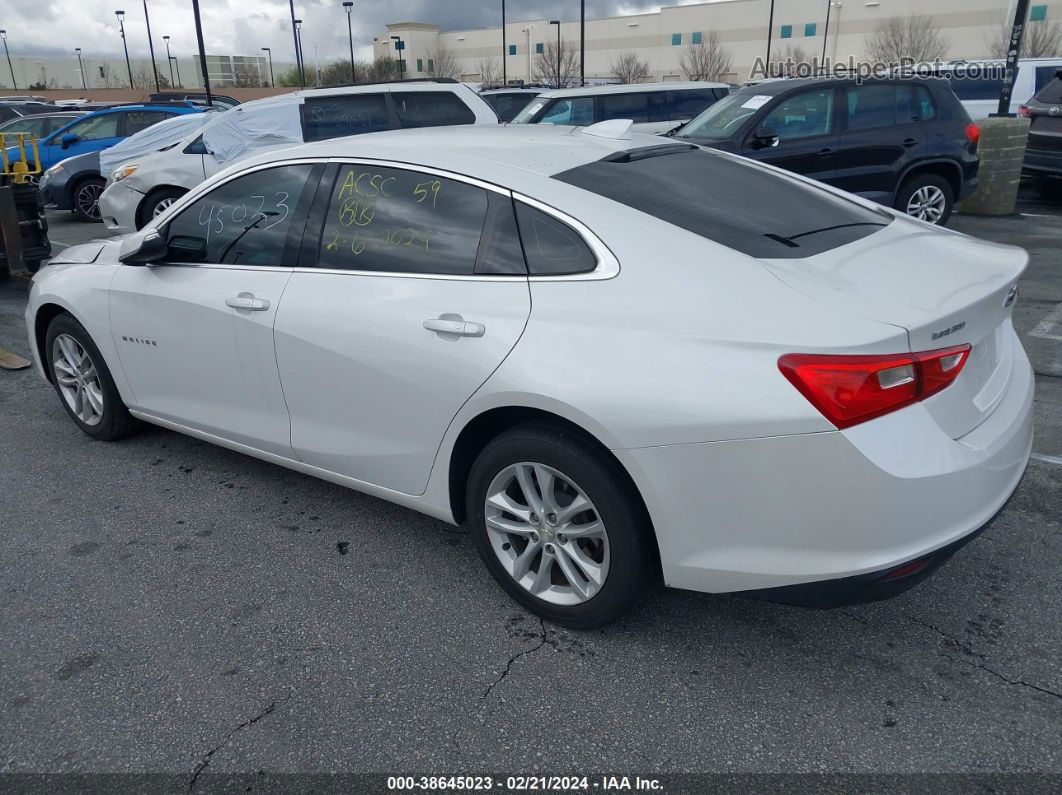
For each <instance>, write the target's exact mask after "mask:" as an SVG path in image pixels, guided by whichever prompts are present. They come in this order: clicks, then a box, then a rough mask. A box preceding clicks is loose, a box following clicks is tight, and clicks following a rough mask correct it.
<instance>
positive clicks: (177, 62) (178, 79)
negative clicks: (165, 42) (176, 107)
mask: <svg viewBox="0 0 1062 795" xmlns="http://www.w3.org/2000/svg"><path fill="white" fill-rule="evenodd" d="M170 61H172V62H173V65H174V66H175V67H177V85H178V86H180V87H181V88H184V81H183V80H181V62H180V61H178V60H177V56H176V55H171V56H170Z"/></svg>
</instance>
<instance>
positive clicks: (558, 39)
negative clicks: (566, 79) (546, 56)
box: [549, 19, 563, 88]
mask: <svg viewBox="0 0 1062 795" xmlns="http://www.w3.org/2000/svg"><path fill="white" fill-rule="evenodd" d="M549 24H551V25H556V26H557V86H556V87H557V88H563V86H561V38H560V33H561V31H560V20H559V19H551V20H550V21H549Z"/></svg>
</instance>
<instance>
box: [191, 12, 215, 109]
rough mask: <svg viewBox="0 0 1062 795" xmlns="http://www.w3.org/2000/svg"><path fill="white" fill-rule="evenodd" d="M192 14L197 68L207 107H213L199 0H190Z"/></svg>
mask: <svg viewBox="0 0 1062 795" xmlns="http://www.w3.org/2000/svg"><path fill="white" fill-rule="evenodd" d="M192 14H193V16H194V17H195V41H196V44H198V45H199V68H200V69H202V70H203V88H204V89H205V90H206V99H207V107H208V108H212V107H214V97H212V96H211V95H210V71H209V70H208V69H207V59H206V45H205V44H203V21H202V20H201V19H200V18H199V0H192Z"/></svg>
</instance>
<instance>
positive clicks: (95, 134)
mask: <svg viewBox="0 0 1062 795" xmlns="http://www.w3.org/2000/svg"><path fill="white" fill-rule="evenodd" d="M118 118H119V114H117V113H105V114H104V115H102V116H95V117H93V118H91V119H85V120H84V121H79V122H77V123H76V124H74V125H73V126H71V127H70V129H68V130H67V131H66V132H65V133H64V135H76V136H77V137H78V139H79V140H81V141H98V140H100V139H101V138H116V137H117V136H118Z"/></svg>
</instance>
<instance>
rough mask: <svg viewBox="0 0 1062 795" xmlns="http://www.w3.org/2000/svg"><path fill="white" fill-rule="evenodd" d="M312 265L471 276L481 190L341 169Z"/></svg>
mask: <svg viewBox="0 0 1062 795" xmlns="http://www.w3.org/2000/svg"><path fill="white" fill-rule="evenodd" d="M331 191H332V193H331V201H330V202H329V205H328V210H327V215H326V216H325V222H324V225H323V227H322V230H321V240H320V246H319V256H318V264H319V266H320V267H322V268H331V269H337V270H359V271H381V272H384V273H434V274H454V275H471V274H473V273H474V272H475V270H476V257H477V253H478V251H479V244H480V237H481V234H482V231H483V223H484V220H485V219H486V215H487V191H485V190H484V189H482V188H477V187H475V186H472V185H467V184H465V183H463V182H458V181H456V180H451V179H446V178H443V177H438V176H435V175H432V174H425V173H422V172H418V171H406V170H404V169H397V168H384V167H379V166H372V165H360V164H358V165H343V166H342V167H341V168H340V169H339V172H338V173H337V175H336V179H335V182H334V184H333V185H332V188H331Z"/></svg>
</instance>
